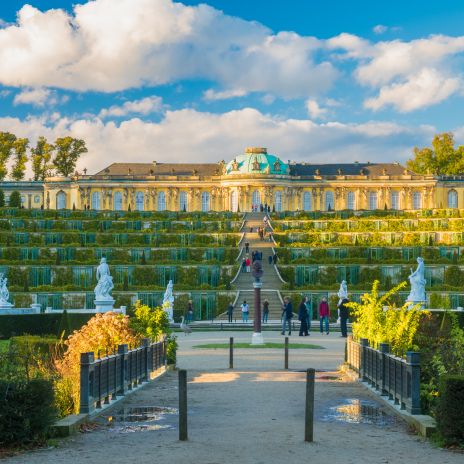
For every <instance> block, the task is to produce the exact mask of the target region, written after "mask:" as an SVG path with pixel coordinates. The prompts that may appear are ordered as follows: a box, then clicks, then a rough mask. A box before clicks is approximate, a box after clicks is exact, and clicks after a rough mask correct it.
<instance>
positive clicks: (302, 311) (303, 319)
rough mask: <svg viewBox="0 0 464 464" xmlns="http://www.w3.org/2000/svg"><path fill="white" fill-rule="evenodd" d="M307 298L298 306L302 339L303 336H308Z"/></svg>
mask: <svg viewBox="0 0 464 464" xmlns="http://www.w3.org/2000/svg"><path fill="white" fill-rule="evenodd" d="M305 303H306V297H303V299H302V300H301V302H300V305H299V306H298V320H299V321H300V337H302V336H303V335H304V336H305V337H307V336H308V311H307V310H306V304H305Z"/></svg>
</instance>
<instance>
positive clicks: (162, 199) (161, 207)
mask: <svg viewBox="0 0 464 464" xmlns="http://www.w3.org/2000/svg"><path fill="white" fill-rule="evenodd" d="M158 211H166V193H165V192H159V193H158Z"/></svg>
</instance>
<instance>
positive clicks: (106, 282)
mask: <svg viewBox="0 0 464 464" xmlns="http://www.w3.org/2000/svg"><path fill="white" fill-rule="evenodd" d="M96 277H97V280H98V283H97V286H96V287H95V290H94V291H95V299H96V300H112V299H113V297H112V296H111V295H110V292H111V290H113V288H114V285H113V278H112V277H111V275H110V267H109V266H108V264H107V263H106V258H102V259H101V260H100V265H99V266H98V267H97V275H96Z"/></svg>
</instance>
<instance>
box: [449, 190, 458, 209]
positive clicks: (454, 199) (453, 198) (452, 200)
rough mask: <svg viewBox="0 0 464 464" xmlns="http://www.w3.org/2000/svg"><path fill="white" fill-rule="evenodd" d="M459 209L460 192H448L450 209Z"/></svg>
mask: <svg viewBox="0 0 464 464" xmlns="http://www.w3.org/2000/svg"><path fill="white" fill-rule="evenodd" d="M457 207H458V192H456V190H450V191H449V192H448V208H457Z"/></svg>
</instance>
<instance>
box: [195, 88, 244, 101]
mask: <svg viewBox="0 0 464 464" xmlns="http://www.w3.org/2000/svg"><path fill="white" fill-rule="evenodd" d="M247 93H248V92H247V91H246V90H243V89H233V90H224V91H222V92H217V91H215V90H213V89H208V90H206V91H205V92H203V98H204V99H205V100H211V101H214V100H227V99H229V98H237V97H244V96H245V95H247Z"/></svg>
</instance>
